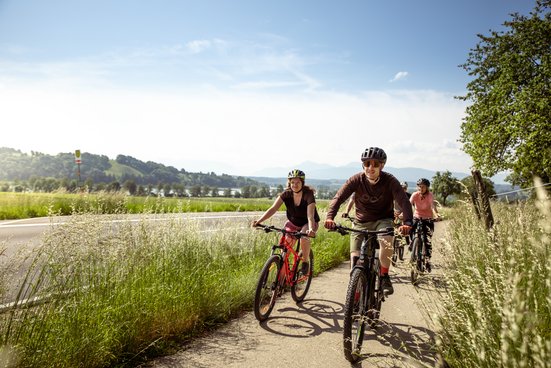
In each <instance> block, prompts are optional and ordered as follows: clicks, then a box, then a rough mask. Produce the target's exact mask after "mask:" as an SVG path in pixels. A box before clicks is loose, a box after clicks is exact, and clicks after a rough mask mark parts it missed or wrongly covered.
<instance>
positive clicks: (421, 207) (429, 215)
mask: <svg viewBox="0 0 551 368" xmlns="http://www.w3.org/2000/svg"><path fill="white" fill-rule="evenodd" d="M417 188H418V190H417V191H416V192H415V193H413V194H412V195H411V198H410V199H409V200H410V202H411V204H412V205H413V207H414V208H415V213H414V216H413V230H414V231H415V229H416V228H417V226H420V225H421V224H422V223H423V220H434V218H435V217H436V218H438V216H439V214H438V210H437V209H436V206H435V205H434V196H433V195H432V193H431V191H430V190H429V188H430V181H429V180H428V179H425V178H421V179H419V180H418V181H417ZM434 215H436V216H434ZM425 224H426V226H427V228H428V229H427V228H425V231H423V238H424V239H423V240H424V241H425V246H426V252H427V254H426V256H427V265H426V267H427V271H428V272H430V271H431V264H430V258H431V255H432V242H431V240H432V233H433V232H434V222H432V221H426V222H425ZM410 250H411V249H410Z"/></svg>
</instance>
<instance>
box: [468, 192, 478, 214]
mask: <svg viewBox="0 0 551 368" xmlns="http://www.w3.org/2000/svg"><path fill="white" fill-rule="evenodd" d="M469 194H470V195H471V201H473V207H474V213H475V214H476V217H477V218H478V219H479V220H480V204H479V202H478V195H477V192H470V193H469Z"/></svg>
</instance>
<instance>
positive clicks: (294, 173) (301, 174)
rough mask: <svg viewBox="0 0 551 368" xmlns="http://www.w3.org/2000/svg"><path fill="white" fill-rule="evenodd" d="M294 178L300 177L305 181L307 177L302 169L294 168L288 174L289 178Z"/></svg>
mask: <svg viewBox="0 0 551 368" xmlns="http://www.w3.org/2000/svg"><path fill="white" fill-rule="evenodd" d="M293 178H299V179H302V180H303V181H304V179H306V174H305V173H304V171H302V170H299V169H294V170H291V171H289V174H288V175H287V179H293Z"/></svg>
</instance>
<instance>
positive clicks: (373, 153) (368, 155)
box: [362, 147, 386, 164]
mask: <svg viewBox="0 0 551 368" xmlns="http://www.w3.org/2000/svg"><path fill="white" fill-rule="evenodd" d="M367 160H377V161H380V162H382V163H383V164H384V163H386V153H385V151H383V149H382V148H379V147H369V148H367V149H366V150H365V152H364V153H362V162H363V161H367Z"/></svg>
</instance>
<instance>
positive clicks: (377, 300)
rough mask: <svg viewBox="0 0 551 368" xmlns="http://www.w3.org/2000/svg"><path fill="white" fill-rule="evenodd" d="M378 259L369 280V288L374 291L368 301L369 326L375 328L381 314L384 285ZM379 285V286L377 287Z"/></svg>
mask: <svg viewBox="0 0 551 368" xmlns="http://www.w3.org/2000/svg"><path fill="white" fill-rule="evenodd" d="M377 262H378V261H377V260H375V262H374V264H373V270H372V272H371V277H370V278H369V280H368V283H369V290H372V292H371V293H370V295H369V298H368V302H367V322H368V323H369V327H371V328H375V327H376V326H377V322H378V321H379V316H380V315H381V304H382V300H383V298H382V292H383V290H382V285H381V278H380V276H379V272H380V271H379V266H378V265H377ZM375 285H377V287H375Z"/></svg>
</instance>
